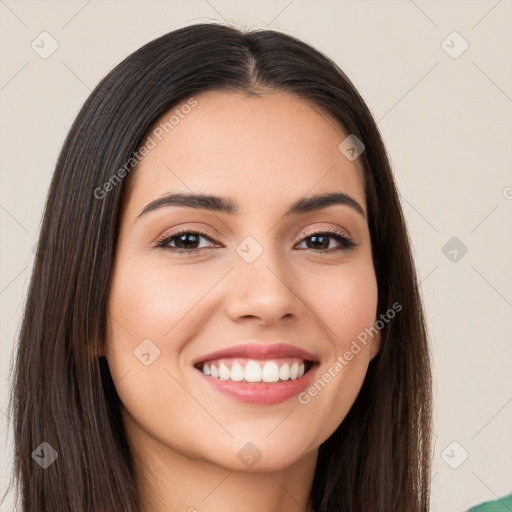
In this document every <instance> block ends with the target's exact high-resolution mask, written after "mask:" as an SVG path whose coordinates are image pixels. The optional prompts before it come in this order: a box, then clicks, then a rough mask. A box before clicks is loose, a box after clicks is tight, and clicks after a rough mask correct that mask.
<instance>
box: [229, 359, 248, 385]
mask: <svg viewBox="0 0 512 512" xmlns="http://www.w3.org/2000/svg"><path fill="white" fill-rule="evenodd" d="M244 378H245V370H244V367H243V366H242V365H241V364H238V363H233V366H232V367H231V380H234V381H241V380H244Z"/></svg>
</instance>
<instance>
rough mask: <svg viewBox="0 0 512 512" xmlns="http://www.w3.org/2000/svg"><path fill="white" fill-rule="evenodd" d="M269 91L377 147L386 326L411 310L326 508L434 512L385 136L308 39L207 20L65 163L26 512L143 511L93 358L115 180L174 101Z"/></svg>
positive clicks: (424, 410)
mask: <svg viewBox="0 0 512 512" xmlns="http://www.w3.org/2000/svg"><path fill="white" fill-rule="evenodd" d="M261 87H264V88H265V89H274V90H279V91H285V92H289V93H292V94H295V95H298V96H299V97H301V98H303V99H305V100H306V101H308V102H310V103H311V104H313V105H315V106H316V107H318V108H319V109H323V111H324V112H326V113H327V114H328V115H330V116H331V117H332V118H333V119H335V120H337V121H338V122H339V123H340V125H341V126H342V127H343V128H344V129H345V130H346V131H348V133H350V134H354V135H355V136H356V137H357V138H358V139H360V140H361V141H363V143H364V145H365V151H364V152H363V153H362V154H361V156H360V157H359V158H360V161H361V163H362V165H363V168H364V180H365V189H366V202H367V209H368V223H369V231H370V236H371V242H372V251H373V261H374V267H375V272H376V277H377V283H378V314H382V313H384V312H386V311H387V310H388V309H389V308H390V307H391V306H392V304H393V303H395V302H398V303H400V304H401V305H402V308H403V309H402V311H401V312H400V314H399V315H396V317H395V318H394V319H393V321H391V322H389V323H388V324H387V325H386V326H385V327H384V328H383V329H382V331H381V334H382V340H381V348H380V351H379V353H378V355H377V356H376V357H375V358H374V359H373V360H372V362H371V363H370V366H369V368H368V372H367V375H366V378H365V381H364V384H363V386H362V389H361V391H360V393H359V395H358V397H357V399H356V401H355V403H354V404H353V407H352V408H351V410H350V411H349V413H348V415H347V416H346V418H345V419H344V420H343V422H342V423H341V424H340V426H339V427H338V429H337V430H336V431H335V432H334V433H333V434H332V436H331V437H330V438H329V439H328V440H326V441H325V442H324V443H323V444H322V445H321V446H320V448H319V456H318V463H317V467H316V472H315V476H314V482H313V489H312V493H311V500H312V504H313V507H314V510H315V512H335V511H336V512H337V511H339V510H343V511H345V512H370V511H371V512H396V511H397V510H400V511H401V512H427V511H428V508H429V494H430V464H431V437H430V434H431V430H430V427H431V400H432V398H431V368H430V357H431V356H430V353H429V346H428V340H427V331H426V327H425V319H424V311H423V305H422V302H421V298H420V293H419V288H418V279H417V274H416V270H415V266H414V262H413V259H412V255H411V248H410V241H409V237H408V233H407V229H406V224H405V221H404V217H403V213H402V209H401V206H400V202H399V199H398V194H397V189H396V185H395V182H394V179H393V175H392V170H391V167H390V163H389V161H388V157H387V155H386V150H385V147H384V144H383V141H382V139H381V136H380V134H379V131H378V128H377V125H376V123H375V121H374V120H373V118H372V115H371V113H370V111H369V110H368V108H367V106H366V104H365V102H364V101H363V99H362V98H361V96H360V95H359V93H358V92H357V90H356V89H355V88H354V86H353V85H352V83H351V82H350V80H349V79H348V78H347V76H346V75H345V74H344V73H343V71H342V70H341V69H340V68H339V67H338V66H337V65H336V64H335V63H334V62H333V61H332V60H330V59H329V58H328V57H326V56H325V55H323V54H322V53H320V52H319V51H317V50H315V49H314V48H312V47H310V46H309V45H307V44H305V43H304V42H302V41H300V40H298V39H296V38H293V37H291V36H289V35H285V34H283V33H279V32H276V31H272V30H250V31H241V30H239V29H237V28H235V27H231V26H226V25H220V24H216V23H204V24H196V25H191V26H188V27H185V28H181V29H178V30H174V31H172V32H170V33H168V34H165V35H163V36H161V37H159V38H157V39H155V40H153V41H151V42H149V43H147V44H146V45H144V46H143V47H142V48H140V49H139V50H137V51H136V52H134V53H133V54H131V55H130V56H129V57H127V58H126V59H125V60H124V61H122V62H121V63H120V64H119V65H117V66H116V67H115V68H114V69H113V70H112V71H111V72H110V73H109V74H108V75H107V76H106V77H105V78H104V79H103V80H102V81H101V82H100V83H99V84H98V86H97V87H96V88H95V89H94V91H93V92H92V93H91V95H90V96H89V98H88V99H87V101H86V102H85V104H84V106H83V107H82V109H81V110H80V112H79V114H78V116H77V118H76V120H75V122H74V123H73V125H72V127H71V129H70V131H69V133H68V136H67V138H66V140H65V142H64V145H63V148H62V150H61V153H60V155H59V158H58V161H57V164H56V168H55V172H54V174H53V179H52V182H51V186H50V190H49V194H48V197H47V202H46V207H45V212H44V217H43V222H42V227H41V232H40V236H39V243H38V246H37V254H36V258H35V263H34V267H33V273H32V276H31V282H30V288H29V292H28V298H27V302H26V306H25V310H24V315H23V320H22V325H21V330H20V335H19V342H18V346H17V347H16V360H15V365H14V368H13V375H12V386H13V388H12V389H13V391H12V395H11V402H10V404H9V408H10V412H11V414H12V417H13V429H14V441H15V460H14V469H15V470H14V473H13V478H14V480H15V481H16V483H17V484H18V488H19V497H20V499H21V503H22V511H23V512H43V511H48V512H69V511H73V512H91V511H94V512H107V511H113V510H120V511H123V512H136V511H137V510H139V499H138V491H137V485H136V481H135V478H134V472H133V465H132V458H131V457H132V455H131V453H130V450H129V448H128V443H127V440H126V437H125V434H124V430H123V424H122V420H121V417H120V411H119V398H118V396H117V393H116V391H115V387H114V385H113V383H112V379H111V376H110V372H109V369H108V365H107V363H106V360H105V358H103V357H91V356H90V355H91V353H93V354H94V349H95V348H98V347H101V346H102V343H103V341H104V339H105V333H106V325H107V322H106V316H107V299H108V295H109V288H110V283H111V271H112V264H113V258H114V254H115V248H116V237H117V230H118V224H119V217H120V213H121V204H122V199H123V190H124V189H125V185H126V179H117V181H115V182H113V181H112V176H113V175H116V176H117V177H118V178H119V174H116V173H117V172H118V170H119V169H121V168H123V166H125V165H126V162H128V161H130V158H133V153H134V152H135V151H136V150H137V148H139V147H140V145H141V144H142V141H143V140H144V137H145V135H146V134H147V132H148V130H149V129H150V127H151V126H153V124H154V123H155V121H156V120H157V119H159V118H160V116H161V115H162V114H163V113H165V112H167V111H169V110H170V109H171V108H173V107H174V106H175V105H178V104H179V103H181V102H183V101H186V100H187V99H188V98H190V97H191V96H193V95H194V94H199V93H200V92H203V91H208V90H222V91H236V92H245V93H247V94H251V93H254V92H255V91H257V90H258V89H259V88H261ZM133 172H136V171H133ZM109 181H110V183H111V186H110V187H106V186H105V184H106V183H107V182H109ZM107 188H108V192H107V193H103V192H105V190H107ZM98 190H101V191H102V193H101V194H100V193H98ZM340 314H343V313H341V312H340ZM43 442H47V443H48V444H49V445H50V446H51V447H52V448H53V449H54V450H55V452H56V453H57V454H58V458H57V460H56V461H55V462H54V463H53V464H51V465H50V466H49V467H47V469H43V468H42V467H41V466H40V465H39V464H37V463H36V461H35V459H34V457H33V456H32V454H33V452H34V450H36V448H38V447H40V445H41V443H43ZM45 446H46V445H45ZM39 449H41V448H39Z"/></svg>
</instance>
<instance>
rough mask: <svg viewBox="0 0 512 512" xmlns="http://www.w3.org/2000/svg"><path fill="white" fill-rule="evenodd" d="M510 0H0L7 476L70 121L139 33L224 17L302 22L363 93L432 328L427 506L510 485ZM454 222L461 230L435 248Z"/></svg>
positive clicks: (1, 458) (310, 38) (467, 502)
mask: <svg viewBox="0 0 512 512" xmlns="http://www.w3.org/2000/svg"><path fill="white" fill-rule="evenodd" d="M382 4H385V5H382ZM511 15H512V2H511V1H510V0H500V1H496V0H482V1H478V2H477V1H457V2H454V1H452V2H441V1H432V2H427V1H426V0H414V1H413V0H410V1H407V0H403V1H388V2H377V1H365V2H355V1H354V2H341V1H336V2H335V1H327V0H322V1H316V2H312V1H310V2H308V1H305V0H292V1H290V0H282V1H273V2H272V1H260V2H248V1H242V2H235V1H234V0H196V1H190V2H178V1H165V2H164V1H146V2H142V1H138V2H135V1H124V2H121V1H117V2H114V1H103V2H101V1H100V0H92V1H91V0H89V1H79V2H76V1H66V2H64V1H61V2H49V1H46V2H36V1H32V2H28V1H20V0H5V1H0V48H1V50H0V51H1V56H2V66H1V70H0V108H1V113H2V115H1V117H0V130H1V132H0V144H1V155H2V158H1V168H2V177H1V189H0V225H1V228H0V229H1V243H2V249H1V255H2V258H1V268H0V315H1V335H0V350H1V354H2V357H1V358H0V440H1V441H2V442H1V444H0V492H2V493H3V491H4V490H5V486H6V481H7V480H6V479H7V475H8V473H9V471H10V465H11V450H12V441H11V435H10V430H8V419H7V417H6V415H5V412H6V410H7V409H6V405H7V402H6V400H7V396H8V392H9V380H8V379H9V365H10V359H11V355H12V351H13V347H14V340H15V337H16V333H17V330H18V327H19V321H20V315H21V312H22V308H23V303H24V300H25V294H26V291H27V285H28V280H29V276H30V270H31V264H32V259H33V258H32V256H33V255H32V248H33V246H34V244H35V243H36V240H37V234H38V230H39V226H40V221H41V213H42V208H43V204H44V200H45V195H46V193H47V190H48V186H49V182H50V178H51V174H52V171H53V167H54V165H55V161H56V158H57V154H58V151H59V150H60V147H61V145H62V143H63V140H64V137H65V135H66V133H67V130H68V129H69V127H70V125H71V123H72V121H73V119H74V117H75V116H76V114H77V112H78V109H79V108H80V107H81V105H82V104H83V102H84V101H85V99H86V98H87V96H88V94H89V93H90V91H91V89H92V88H93V87H94V86H95V85H96V84H97V82H98V81H99V80H100V79H101V78H102V77H103V76H104V75H105V74H106V73H107V72H108V71H109V70H110V69H112V67H114V65H116V64H117V63H118V62H120V61H121V60H122V59H123V58H124V57H126V56H127V55H128V54H129V53H131V52H132V51H133V50H135V49H136V48H138V47H140V46H141V45H142V44H144V43H146V42H147V41H149V40H151V39H153V38H155V37H157V36H159V35H161V34H163V33H165V32H168V31H170V30H173V29H176V28H179V27H182V26H185V25H189V24H191V23H197V22H203V21H209V20H216V19H223V18H224V19H225V20H226V21H228V22H232V23H235V24H237V25H238V26H240V27H244V26H254V27H269V28H273V29H278V30H282V31H285V32H288V33H290V34H292V35H295V36H297V37H299V38H302V39H303V40H305V41H306V42H308V43H310V44H312V45H313V46H315V47H316V48H318V49H320V50H322V51H324V52H325V53H327V54H328V55H329V56H330V57H332V58H333V59H334V60H335V61H336V62H337V63H338V64H339V65H340V67H341V68H342V69H343V70H345V72H346V73H347V74H348V76H349V77H350V78H351V79H352V80H353V82H354V83H355V85H356V87H357V88H358V89H359V91H360V92H361V94H362V95H363V97H364V98H365V100H366V101H367V103H368V105H369V107H370V109H371V110H372V112H373V113H374V115H375V118H376V120H377V121H378V124H379V127H380V129H381V131H382V134H383V137H384V140H385V142H386V144H387V147H388V149H389V152H390V156H391V160H392V163H393V166H394V170H395V173H396V177H397V181H398V185H399V188H400V192H401V194H402V200H403V206H404V210H405V214H406V216H407V221H408V224H409V228H410V232H411V236H412V239H413V243H414V251H415V254H416V261H417V267H418V270H419V274H420V276H421V279H422V289H423V296H424V300H425V304H426V310H427V315H428V322H429V328H430V332H431V335H432V345H433V353H434V370H435V397H436V418H435V428H434V430H435V454H434V471H433V488H432V510H433V511H439V512H441V511H442V512H461V511H464V510H466V509H467V508H469V507H470V506H471V505H473V504H475V503H479V502H481V501H483V500H488V499H495V498H496V497H497V496H502V495H503V494H506V493H508V492H510V491H512V478H511V477H512V436H511V435H510V432H512V429H511V427H512V386H511V380H512V379H511V371H510V364H511V361H512V359H511V356H512V346H511V336H510V332H511V330H512V315H511V313H512V286H511V284H512V279H511V277H512V267H511V265H510V259H511V258H510V254H511V249H512V230H511V229H510V219H511V213H512V174H511V172H510V163H511V153H512V150H511V143H510V141H511V140H512V123H511V119H512V99H511V98H512V68H511V66H510V55H512V51H511V50H512V48H511V47H512V35H511V34H512V30H511V26H510V19H512V17H511ZM507 22H508V23H507ZM43 31H47V32H48V33H49V34H50V35H51V37H52V38H54V39H55V40H56V41H57V42H58V45H59V46H58V48H57V50H56V51H55V52H54V53H53V54H52V55H51V56H49V57H48V58H46V59H43V58H41V57H40V55H39V54H38V53H36V52H35V51H34V50H33V49H32V48H31V42H32V41H34V40H36V42H37V41H38V39H37V38H38V36H39V34H41V32H43ZM454 31H457V32H458V33H459V34H460V36H458V35H453V34H452V32H454ZM450 34H452V35H450ZM44 37H48V36H44ZM443 41H445V43H443ZM464 41H467V43H468V44H469V47H468V48H467V50H466V51H464V52H463V53H462V54H461V55H458V53H459V52H460V51H461V50H462V49H463V48H464V45H465V43H464ZM46 47H47V48H48V46H46ZM450 54H451V56H450ZM454 57H457V58H454ZM452 237H457V239H458V241H457V240H456V241H455V244H458V245H459V247H457V246H456V245H455V246H453V247H452V246H448V247H447V248H445V249H444V252H443V247H445V244H447V242H448V241H449V240H450V239H451V238H452ZM452 243H454V242H452ZM461 243H463V244H464V245H465V246H466V247H467V249H468V252H467V253H466V254H464V255H462V252H461V251H460V247H461V245H460V244H461ZM454 249H455V250H456V251H457V253H454V252H453V250H454ZM70 250H73V248H70ZM450 251H452V252H451V253H450ZM445 253H446V254H447V255H445ZM461 255H462V256H461ZM455 257H456V261H451V260H450V258H455ZM50 341H51V340H49V342H50ZM454 442H455V444H452V443H454ZM466 452H467V454H468V455H469V456H468V458H467V460H465V461H463V458H464V455H465V453H466ZM27 456H29V454H27ZM462 461H463V462H462ZM455 466H458V468H457V469H454V467H455ZM1 510H2V511H4V510H5V511H10V510H12V505H9V502H6V505H5V506H4V508H2V509H1Z"/></svg>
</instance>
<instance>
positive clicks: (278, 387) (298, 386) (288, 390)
mask: <svg viewBox="0 0 512 512" xmlns="http://www.w3.org/2000/svg"><path fill="white" fill-rule="evenodd" d="M317 367H318V365H316V364H315V365H313V366H312V367H311V369H310V370H309V371H308V372H307V373H305V374H304V375H303V376H302V377H300V378H298V379H295V380H285V381H280V382H271V383H267V382H259V383H258V382H254V383H253V382H237V381H232V380H220V379H216V378H214V377H209V376H207V375H205V374H204V373H202V372H201V375H202V377H203V378H204V379H206V382H207V383H208V384H209V385H210V386H212V388H213V389H215V390H216V391H218V392H219V393H222V394H223V395H226V396H228V397H230V398H232V399H234V400H236V401H237V402H243V403H246V404H254V405H274V404H280V403H282V402H284V401H286V400H288V399H290V398H292V397H293V396H296V395H298V394H299V393H300V392H301V391H303V390H304V389H305V388H306V387H307V386H309V384H310V383H311V380H312V379H313V376H314V374H315V371H316V369H317Z"/></svg>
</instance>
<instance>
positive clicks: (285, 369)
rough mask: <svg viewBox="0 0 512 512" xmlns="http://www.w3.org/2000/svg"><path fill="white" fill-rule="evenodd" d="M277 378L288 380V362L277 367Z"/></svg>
mask: <svg viewBox="0 0 512 512" xmlns="http://www.w3.org/2000/svg"><path fill="white" fill-rule="evenodd" d="M279 378H280V379H281V380H288V379H289V378H290V365H289V364H288V363H284V364H283V366H281V368H280V369H279Z"/></svg>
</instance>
